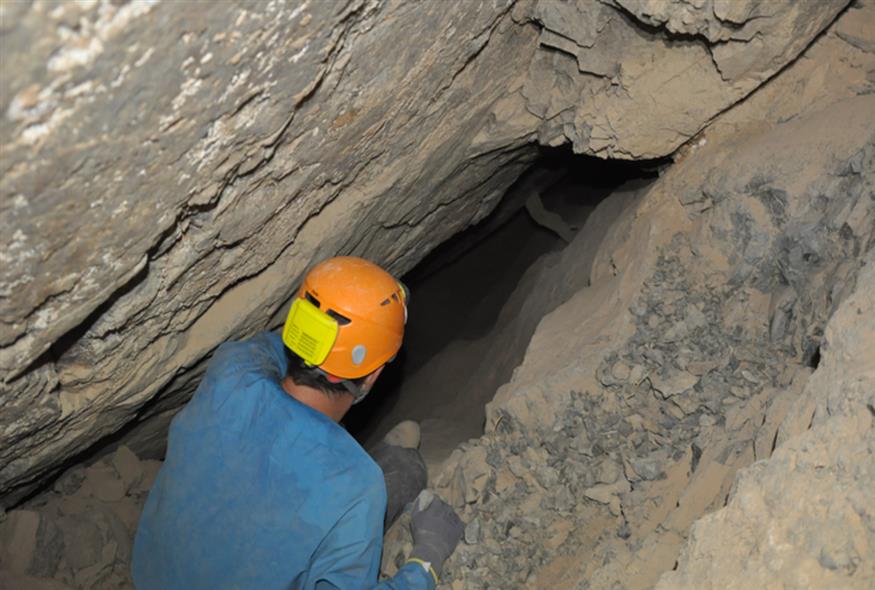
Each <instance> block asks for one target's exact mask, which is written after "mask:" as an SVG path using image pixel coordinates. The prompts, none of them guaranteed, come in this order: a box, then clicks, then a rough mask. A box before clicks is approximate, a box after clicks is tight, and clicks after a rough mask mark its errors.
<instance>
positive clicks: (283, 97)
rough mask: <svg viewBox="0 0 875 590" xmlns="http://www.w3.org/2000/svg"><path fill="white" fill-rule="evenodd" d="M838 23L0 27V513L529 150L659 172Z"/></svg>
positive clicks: (473, 20) (34, 20)
mask: <svg viewBox="0 0 875 590" xmlns="http://www.w3.org/2000/svg"><path fill="white" fill-rule="evenodd" d="M846 4H847V2H845V1H834V2H818V3H801V4H800V3H795V2H790V1H784V2H770V3H759V2H755V1H753V0H751V1H749V2H743V3H732V4H731V5H730V4H727V3H725V2H720V1H715V2H713V3H712V2H706V3H702V5H701V7H700V8H698V9H696V10H693V9H691V8H690V7H689V6H687V5H686V4H684V3H672V4H671V6H670V7H666V10H664V11H662V12H658V11H657V12H658V13H656V12H654V11H653V10H652V9H651V8H648V7H647V5H646V3H633V2H614V3H595V2H588V1H585V0H579V1H578V2H572V3H568V2H560V1H558V0H542V1H537V2H534V1H522V0H520V1H516V2H515V1H513V0H504V1H502V0H498V1H495V2H482V3H468V2H459V3H449V4H447V3H439V2H421V3H417V2H406V1H403V0H385V1H380V0H353V1H350V2H307V1H301V2H281V1H279V0H273V1H271V2H267V3H265V2H255V1H252V2H245V1H242V0H241V1H238V2H222V3H216V4H212V5H210V8H209V10H206V9H205V8H204V6H203V5H199V4H195V3H179V2H154V1H138V2H129V3H124V2H110V1H106V0H101V1H94V2H84V3H75V4H74V3H64V4H60V5H59V4H56V3H52V2H47V1H43V0H36V1H34V2H33V3H30V4H26V3H4V4H3V5H2V6H0V35H2V38H0V42H2V44H3V50H4V51H3V53H4V55H3V76H4V83H3V85H2V88H0V103H2V107H3V113H4V116H3V117H2V119H0V134H2V143H3V157H2V160H0V171H2V183H0V193H2V196H0V215H2V217H0V230H2V231H0V236H2V237H0V244H2V246H0V253H2V262H3V264H2V266H0V320H2V321H0V374H2V391H0V395H2V397H0V404H2V417H0V466H2V467H0V494H2V496H3V504H4V505H8V504H10V503H13V502H15V501H16V500H17V499H18V498H21V497H22V496H23V495H24V494H26V493H27V492H28V491H29V490H32V489H34V488H35V487H36V486H38V485H39V484H40V482H42V481H44V480H45V479H46V477H48V476H50V475H51V474H52V473H53V472H54V471H55V470H56V469H57V468H58V466H59V465H61V464H62V462H63V461H64V459H65V458H67V457H70V456H71V455H75V454H76V453H77V452H81V451H83V450H85V449H87V448H89V447H90V446H91V445H93V444H94V443H95V442H96V441H99V440H101V439H102V438H104V437H106V436H107V435H110V434H112V433H114V432H117V431H118V430H119V429H120V428H121V427H123V426H124V425H126V424H130V423H131V422H132V421H136V420H142V419H144V418H146V417H148V416H149V415H151V414H153V413H156V412H157V411H159V410H160V411H167V410H172V408H174V407H178V406H179V405H180V404H181V403H182V402H184V400H185V399H186V398H187V396H188V395H189V394H190V392H191V389H192V386H193V385H194V384H195V383H196V381H197V376H198V375H199V374H200V371H202V369H203V366H204V360H205V358H206V357H207V355H209V353H210V351H211V350H212V349H213V348H214V347H215V346H216V345H218V344H219V343H220V342H222V341H224V340H226V339H229V338H236V337H241V336H245V335H247V334H251V333H253V332H255V331H257V330H260V329H263V328H265V327H271V326H275V325H276V324H277V322H278V318H279V317H280V315H278V314H281V309H282V307H283V305H284V304H285V303H286V301H287V299H288V297H289V296H290V294H291V292H292V290H293V288H294V284H295V282H296V280H297V279H298V278H299V277H300V275H301V273H302V272H303V271H304V270H305V269H306V267H307V266H308V265H309V264H310V263H311V262H312V261H314V260H316V259H319V258H322V257H325V256H329V255H332V254H336V253H351V254H358V255H363V256H368V257H371V258H373V259H375V260H378V261H379V262H381V263H383V264H385V265H387V266H388V267H389V268H390V269H391V270H393V271H394V272H397V273H403V272H404V271H406V270H408V269H409V268H411V267H412V266H413V265H414V264H415V263H416V262H417V261H418V260H419V259H421V258H422V257H423V256H424V255H425V254H426V253H427V252H428V251H429V250H430V249H431V248H433V247H434V246H435V245H436V244H437V243H439V242H440V241H442V240H444V239H445V238H446V237H448V236H449V235H451V234H453V233H455V232H457V231H459V230H461V229H462V228H464V227H465V226H467V225H469V224H471V223H473V222H475V221H477V220H479V219H480V218H482V217H483V216H485V215H486V214H487V213H488V212H489V211H490V210H491V208H492V207H494V206H495V204H496V202H497V200H498V199H499V198H500V196H501V194H502V193H503V191H504V190H505V189H506V187H507V186H509V185H510V183H512V182H513V180H514V179H515V178H516V177H517V176H518V175H519V174H520V173H521V171H522V170H523V169H524V167H525V165H526V164H527V162H528V161H529V160H530V158H531V157H532V154H533V149H532V144H533V142H540V143H543V144H549V145H556V144H559V143H564V142H569V141H570V142H572V143H573V145H574V147H575V149H576V150H577V151H579V152H582V153H588V154H596V155H600V156H604V157H608V156H610V157H622V158H641V157H655V156H662V155H666V154H669V153H671V152H672V151H674V150H675V149H677V148H678V146H680V145H681V144H683V143H684V142H685V141H687V140H688V139H689V138H690V137H692V136H693V135H695V134H696V133H697V132H698V131H700V130H701V129H702V128H703V127H704V126H705V125H707V124H708V122H709V121H711V120H712V119H713V118H714V117H715V116H716V115H718V114H719V113H720V112H722V111H724V110H725V109H727V108H728V107H729V106H731V105H732V104H733V103H736V102H738V101H739V100H741V99H742V98H743V97H744V96H745V95H747V94H749V93H750V92H751V91H752V90H753V89H754V88H756V87H757V85H759V84H761V83H762V82H763V81H765V80H767V79H768V78H769V77H770V76H772V75H774V74H775V73H776V72H778V71H779V70H780V69H781V68H782V67H784V66H785V65H786V64H787V63H789V62H790V61H792V60H793V59H795V58H796V57H797V55H798V54H799V52H800V51H801V50H802V49H803V48H804V47H805V46H806V45H807V44H808V43H809V42H810V41H811V40H812V39H813V38H814V37H815V36H816V35H817V34H818V33H819V32H820V31H821V30H822V29H823V28H824V27H826V26H827V25H829V23H830V22H831V21H832V20H833V19H834V18H835V16H836V15H837V14H838V13H839V12H840V11H841V10H842V9H844V7H845V6H846ZM727 6H734V7H735V8H734V9H733V10H729V12H727V10H728V9H727ZM676 11H682V12H683V13H684V14H685V15H686V14H691V15H693V16H692V17H690V16H679V17H677V18H673V17H672V15H674V14H675V12H676ZM730 13H731V14H730ZM678 14H680V13H678ZM679 23H680V24H679Z"/></svg>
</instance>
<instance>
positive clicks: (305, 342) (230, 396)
mask: <svg viewBox="0 0 875 590" xmlns="http://www.w3.org/2000/svg"><path fill="white" fill-rule="evenodd" d="M407 300H408V293H407V291H406V289H405V288H404V287H403V285H402V284H401V283H399V282H398V281H396V280H395V279H394V278H393V277H392V276H391V275H390V274H389V273H387V272H386V271H384V270H383V269H382V268H380V267H379V266H377V265H376V264H373V263H371V262H369V261H367V260H364V259H361V258H354V257H339V258H332V259H329V260H327V261H324V262H322V263H320V264H318V265H316V266H315V267H314V268H313V269H312V270H311V271H310V272H309V273H308V274H307V275H306V277H305V279H304V281H303V285H302V286H301V288H300V290H299V291H298V293H297V295H296V297H295V299H294V301H293V303H292V305H291V309H290V310H289V314H288V319H287V320H286V323H285V326H284V328H283V330H282V335H281V336H280V335H279V334H275V333H261V334H258V335H256V336H254V337H253V338H251V339H249V340H245V341H241V342H230V343H225V344H223V345H222V346H220V347H219V348H218V349H217V351H216V353H215V355H214V356H213V358H212V360H211V362H210V364H209V366H208V368H207V371H206V373H205V375H204V377H203V379H202V381H201V382H200V384H199V386H198V388H197V390H196V392H195V394H194V396H193V397H192V399H191V401H190V402H189V403H188V404H187V405H186V406H185V407H184V408H183V409H182V410H181V411H180V412H179V413H178V414H177V415H176V416H175V417H174V419H173V422H172V424H171V427H170V432H169V435H168V446H167V455H166V458H165V461H164V464H163V465H162V467H161V470H160V472H159V473H158V476H157V478H156V479H155V483H154V485H153V487H152V489H151V491H150V493H149V497H148V498H147V501H146V504H145V507H144V509H143V513H142V516H141V518H140V522H139V525H138V529H137V534H136V538H135V541H134V549H133V559H132V571H131V573H132V578H133V581H134V584H135V586H136V587H137V588H139V589H140V590H151V589H157V588H160V589H162V590H172V589H176V588H180V589H181V588H186V589H191V588H210V589H222V588H257V589H267V590H269V589H271V588H293V589H302V590H310V589H317V590H331V589H343V590H355V589H372V588H378V589H381V590H407V589H411V590H415V589H426V588H428V589H431V588H434V587H435V586H436V584H437V583H438V576H439V575H440V570H441V567H442V564H443V562H444V560H445V559H446V558H447V557H448V556H449V555H450V554H451V553H452V551H453V549H454V548H455V546H456V544H457V543H458V541H459V539H460V538H461V536H462V533H463V525H462V523H461V521H460V519H459V518H458V516H457V515H456V514H455V512H454V511H453V510H452V508H451V507H450V506H448V505H447V504H446V503H445V502H444V501H442V500H441V499H439V498H436V497H434V498H433V499H432V495H431V494H430V492H429V491H428V490H426V491H424V492H423V493H422V494H420V493H419V492H420V490H421V489H422V488H423V486H424V485H425V479H426V476H425V467H424V464H423V463H422V459H421V457H420V456H419V453H418V451H416V450H415V448H404V447H402V446H398V445H395V444H390V443H392V442H397V441H394V440H393V439H392V438H391V437H387V440H384V441H383V442H382V443H381V444H379V445H378V446H377V448H375V449H374V451H373V454H372V455H369V454H368V453H367V452H366V451H365V450H364V449H363V448H362V447H361V446H359V444H358V443H357V442H356V441H355V440H354V439H353V438H352V436H350V435H349V434H348V433H347V432H346V430H345V429H344V428H343V427H342V426H341V425H340V424H339V421H340V420H341V419H342V418H343V416H344V415H345V414H346V412H347V411H348V410H349V409H350V407H351V406H352V405H353V404H354V403H357V402H359V401H361V400H362V399H363V398H364V396H366V395H367V394H368V392H369V391H370V390H371V389H372V387H373V386H374V383H375V382H376V380H377V379H378V377H379V376H380V373H381V371H382V370H383V368H384V367H385V365H386V363H388V362H390V361H391V360H392V359H393V358H394V357H395V355H396V354H397V352H398V350H399V348H400V346H401V340H402V338H403V333H404V326H405V323H406V319H407ZM407 446H408V447H412V446H414V445H407ZM381 467H382V468H381ZM417 494H419V497H418V498H417V501H416V502H414V503H413V508H412V514H411V532H412V535H413V540H414V544H413V550H412V551H411V554H410V559H409V560H408V561H407V562H406V563H405V564H404V565H403V566H402V567H401V568H400V569H399V570H398V572H397V574H396V575H395V576H394V577H392V578H389V579H386V580H384V581H382V582H378V575H379V565H380V558H381V551H382V543H383V530H384V525H385V524H387V523H389V522H390V521H391V520H392V519H394V518H395V517H396V516H397V514H398V513H399V512H400V511H401V510H402V509H403V507H404V505H405V504H407V503H408V502H410V501H411V500H413V499H414V498H416V497H417ZM429 500H431V501H430V502H429Z"/></svg>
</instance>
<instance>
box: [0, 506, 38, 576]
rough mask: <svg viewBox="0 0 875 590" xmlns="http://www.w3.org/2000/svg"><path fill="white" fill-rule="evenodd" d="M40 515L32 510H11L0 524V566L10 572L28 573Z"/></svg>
mask: <svg viewBox="0 0 875 590" xmlns="http://www.w3.org/2000/svg"><path fill="white" fill-rule="evenodd" d="M40 518H41V516H40V514H39V513H38V512H34V511H32V510H13V511H12V512H10V513H9V514H7V515H6V519H5V520H4V521H3V523H2V524H0V565H2V567H3V569H8V570H10V571H12V572H15V573H19V574H25V573H28V572H29V570H30V568H31V564H32V562H33V559H34V554H35V551H36V546H37V531H38V529H39V526H40Z"/></svg>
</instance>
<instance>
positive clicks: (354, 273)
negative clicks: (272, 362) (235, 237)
mask: <svg viewBox="0 0 875 590" xmlns="http://www.w3.org/2000/svg"><path fill="white" fill-rule="evenodd" d="M407 297H408V295H407V290H406V288H405V287H404V286H403V285H402V284H401V283H400V282H398V281H397V280H396V279H394V278H393V277H392V275H390V274H389V273H387V272H386V271H385V270H383V269H382V268H380V267H379V266H377V265H376V264H374V263H372V262H369V261H367V260H364V259H362V258H354V257H338V258H331V259H329V260H326V261H324V262H321V263H320V264H318V265H316V266H315V267H313V269H311V270H310V272H308V273H307V276H306V277H305V278H304V282H303V284H302V285H301V288H300V289H299V291H298V294H297V296H296V298H295V300H294V301H293V302H292V306H291V309H290V310H289V315H288V318H287V319H286V324H285V327H284V329H283V342H284V343H285V345H286V352H287V355H288V357H289V363H288V365H289V370H288V377H289V378H290V379H291V380H292V381H293V382H294V383H295V384H296V385H298V386H303V387H309V388H312V389H316V390H318V391H320V392H322V393H323V394H324V395H325V396H328V397H329V398H334V399H335V400H336V402H337V403H336V404H335V405H338V404H339V405H341V406H343V405H344V403H345V404H346V409H348V406H349V405H352V404H353V403H356V402H358V401H361V399H363V398H364V396H365V395H366V394H367V393H368V391H370V389H371V387H373V384H374V382H375V381H376V380H377V377H379V375H380V372H381V371H382V368H383V367H384V366H385V365H386V363H388V362H389V361H391V360H392V359H393V358H394V357H395V355H396V354H397V353H398V350H399V349H400V348H401V341H402V339H403V337H404V324H405V323H406V320H407Z"/></svg>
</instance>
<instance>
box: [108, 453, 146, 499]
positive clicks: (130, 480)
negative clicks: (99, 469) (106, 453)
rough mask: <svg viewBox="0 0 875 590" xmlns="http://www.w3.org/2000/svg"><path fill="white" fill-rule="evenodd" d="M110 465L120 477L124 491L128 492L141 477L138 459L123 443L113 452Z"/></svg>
mask: <svg viewBox="0 0 875 590" xmlns="http://www.w3.org/2000/svg"><path fill="white" fill-rule="evenodd" d="M112 465H113V467H115V470H116V471H117V472H118V474H119V476H120V477H121V480H122V483H123V484H124V489H125V492H129V491H130V490H131V489H132V488H133V487H134V486H135V485H136V484H137V483H138V482H139V481H140V478H141V477H143V468H142V465H141V464H140V459H139V458H138V457H137V456H136V455H135V454H134V452H133V451H132V450H130V449H129V448H128V447H126V446H124V445H122V446H120V447H119V448H118V449H117V450H116V452H115V453H113V455H112Z"/></svg>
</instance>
